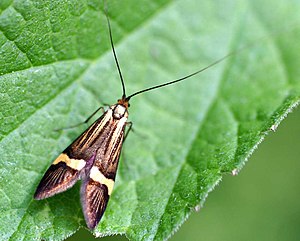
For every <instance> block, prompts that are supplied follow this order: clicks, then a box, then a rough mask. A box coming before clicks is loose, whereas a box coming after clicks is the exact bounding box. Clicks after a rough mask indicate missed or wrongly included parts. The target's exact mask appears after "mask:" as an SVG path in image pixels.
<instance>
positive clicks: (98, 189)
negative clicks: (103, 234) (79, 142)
mask: <svg viewBox="0 0 300 241" xmlns="http://www.w3.org/2000/svg"><path fill="white" fill-rule="evenodd" d="M124 128H125V122H124V123H122V122H120V123H119V122H118V123H116V125H115V126H112V128H111V130H112V133H111V134H110V135H109V136H108V138H107V139H106V142H105V143H104V144H103V147H105V148H103V149H101V148H99V149H98V151H97V154H96V157H95V162H94V165H93V167H92V168H91V169H90V172H89V175H88V176H87V177H86V178H85V180H84V181H83V184H82V186H81V203H82V207H83V213H84V217H85V220H86V223H87V226H88V227H89V228H90V229H94V228H95V227H96V226H97V224H98V223H99V221H100V219H101V218H102V216H103V213H104V211H105V209H106V206H107V203H108V200H109V198H110V195H111V193H112V190H113V187H114V183H115V176H116V172H117V168H118V163H119V157H120V153H121V148H122V144H123V139H124Z"/></svg>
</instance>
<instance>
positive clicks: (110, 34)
mask: <svg viewBox="0 0 300 241" xmlns="http://www.w3.org/2000/svg"><path fill="white" fill-rule="evenodd" d="M104 13H105V16H106V20H107V25H108V31H109V39H110V45H111V48H112V51H113V54H114V59H115V62H116V65H117V68H118V72H119V75H120V80H121V83H122V92H123V96H122V98H125V97H126V91H125V84H124V79H123V76H122V72H121V68H120V65H119V62H118V58H117V54H116V51H115V47H114V42H113V38H112V33H111V27H110V21H109V18H108V14H107V9H106V6H104Z"/></svg>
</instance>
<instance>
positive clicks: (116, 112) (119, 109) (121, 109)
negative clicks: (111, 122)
mask: <svg viewBox="0 0 300 241" xmlns="http://www.w3.org/2000/svg"><path fill="white" fill-rule="evenodd" d="M113 116H114V118H116V119H121V118H122V117H124V116H125V117H126V118H127V116H128V113H127V108H126V107H125V106H124V105H120V104H116V105H115V108H114V109H113Z"/></svg>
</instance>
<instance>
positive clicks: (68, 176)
mask: <svg viewBox="0 0 300 241" xmlns="http://www.w3.org/2000/svg"><path fill="white" fill-rule="evenodd" d="M85 164H86V162H85V161H84V160H76V159H71V158H69V156H68V155H67V154H65V153H62V154H60V155H59V156H58V158H57V159H56V160H55V161H54V162H53V163H52V165H51V166H50V167H49V168H48V170H47V171H46V173H45V174H44V176H43V178H42V180H41V181H40V183H39V185H38V187H37V189H36V192H35V194H34V198H35V199H37V200H40V199H44V198H48V197H51V196H53V195H55V194H58V193H61V192H63V191H65V190H67V189H69V188H71V187H72V186H73V185H74V184H75V183H76V181H77V180H78V179H79V177H80V173H81V170H82V169H83V168H84V166H85Z"/></svg>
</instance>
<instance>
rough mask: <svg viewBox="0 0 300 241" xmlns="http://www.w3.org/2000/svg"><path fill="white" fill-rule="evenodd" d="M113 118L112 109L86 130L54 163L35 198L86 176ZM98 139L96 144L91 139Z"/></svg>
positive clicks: (45, 175)
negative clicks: (106, 126) (105, 129)
mask: <svg viewBox="0 0 300 241" xmlns="http://www.w3.org/2000/svg"><path fill="white" fill-rule="evenodd" d="M110 119H111V111H107V112H105V113H104V114H103V115H102V116H101V117H100V118H99V119H98V120H96V121H95V122H94V123H93V124H92V125H91V126H90V127H89V128H88V129H87V130H86V131H84V132H83V133H82V134H81V135H80V136H79V137H78V138H77V139H76V140H75V141H74V142H73V143H72V144H71V145H70V146H68V147H67V148H66V149H65V150H64V151H63V153H62V154H60V155H59V156H58V158H57V159H56V160H55V161H54V162H53V163H52V165H51V166H50V167H49V169H48V170H47V171H46V173H45V174H44V176H43V178H42V180H41V181H40V183H39V185H38V187H37V190H36V192H35V194H34V198H35V199H44V198H47V197H51V196H53V195H55V194H58V193H61V192H63V191H65V190H67V189H69V188H71V187H72V186H73V185H74V184H75V183H76V181H77V180H78V179H79V178H80V177H81V176H85V173H86V172H87V173H88V172H89V169H90V168H91V166H92V165H93V163H94V160H95V153H96V150H97V148H98V146H99V145H101V143H100V142H99V140H101V139H103V137H102V130H103V126H105V122H108V121H109V120H110ZM94 140H96V141H97V140H98V142H97V143H95V144H94V145H91V144H89V143H90V142H91V141H93V142H95V141H94Z"/></svg>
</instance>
